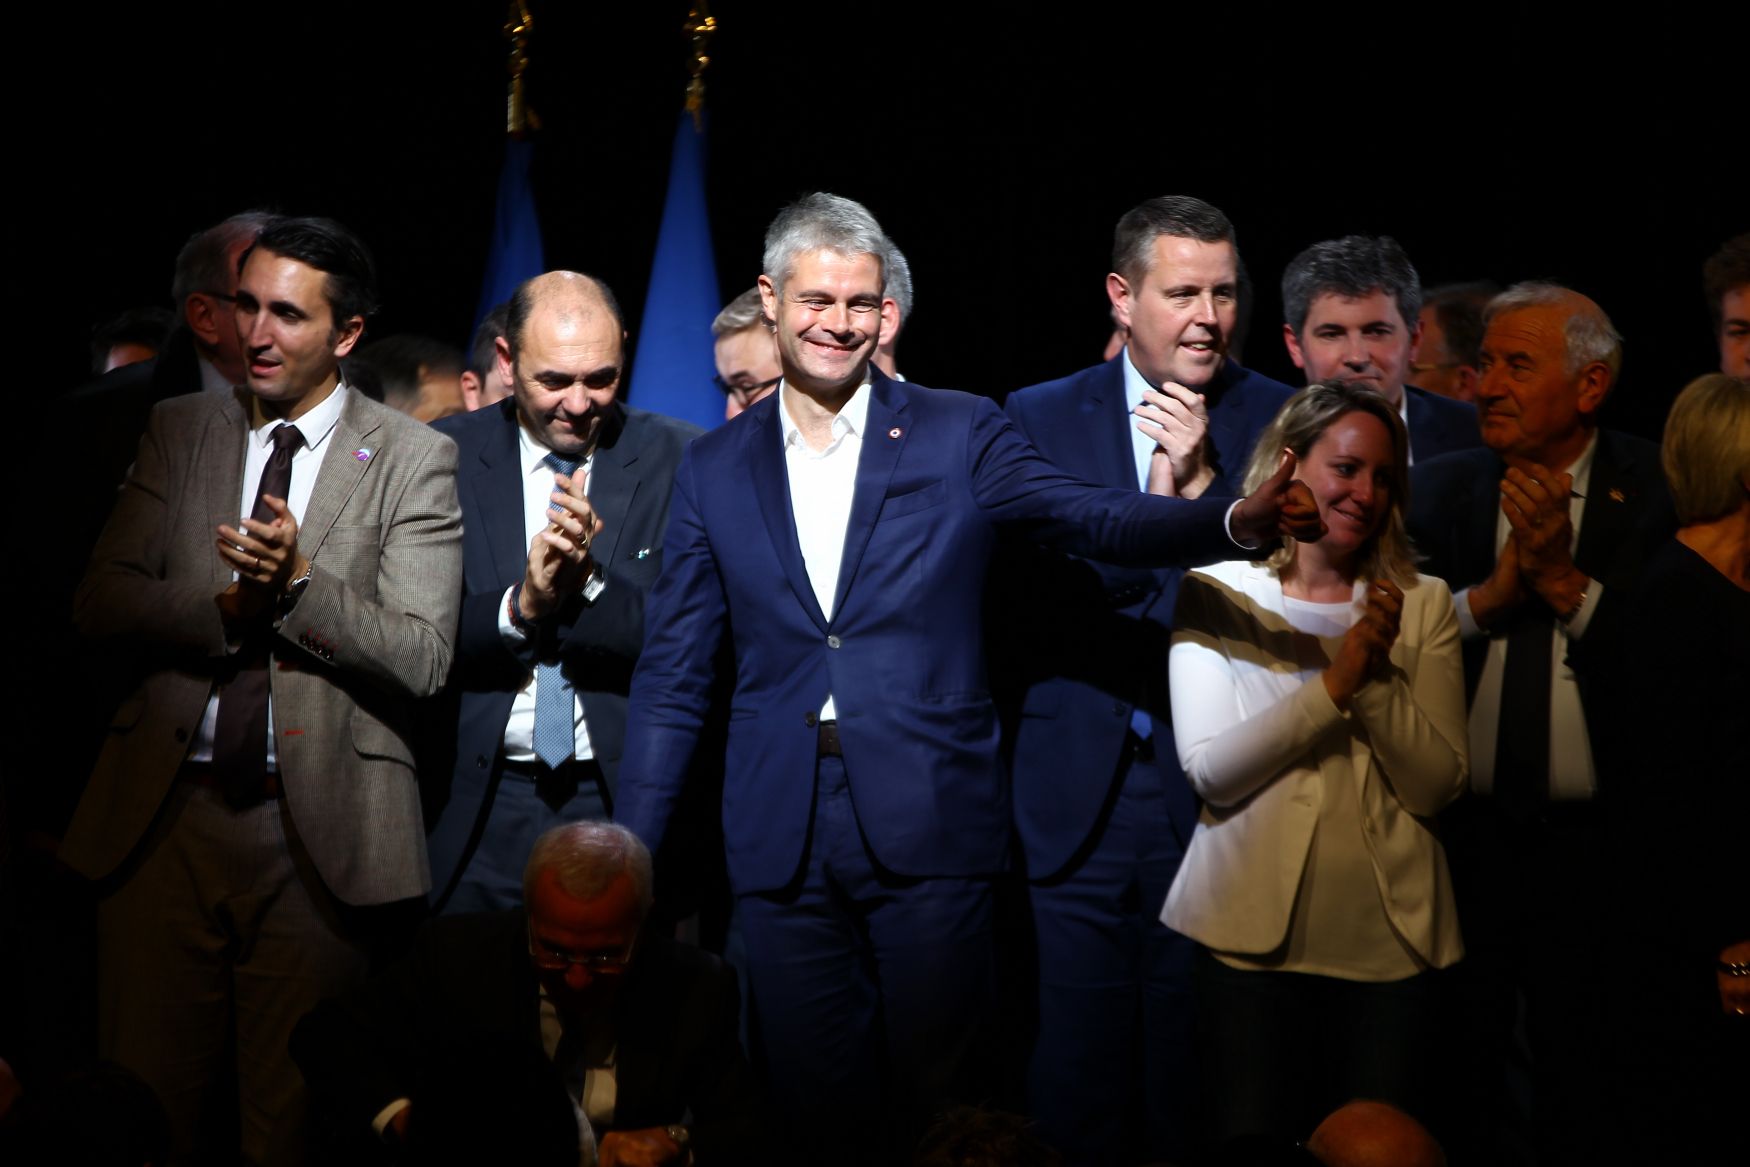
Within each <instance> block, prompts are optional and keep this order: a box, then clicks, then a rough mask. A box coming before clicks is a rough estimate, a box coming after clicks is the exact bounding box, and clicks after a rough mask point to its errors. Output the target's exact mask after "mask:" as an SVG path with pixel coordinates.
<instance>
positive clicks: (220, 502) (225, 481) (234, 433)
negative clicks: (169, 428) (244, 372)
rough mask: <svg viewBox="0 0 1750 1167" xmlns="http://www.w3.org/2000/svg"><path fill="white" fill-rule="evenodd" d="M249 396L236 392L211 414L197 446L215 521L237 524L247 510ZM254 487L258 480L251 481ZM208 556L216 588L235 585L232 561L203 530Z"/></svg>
mask: <svg viewBox="0 0 1750 1167" xmlns="http://www.w3.org/2000/svg"><path fill="white" fill-rule="evenodd" d="M245 400H247V398H246V397H244V396H242V395H241V394H239V393H233V394H232V396H231V398H230V400H228V401H225V402H223V403H222V404H221V405H220V406H219V408H217V409H215V410H214V411H213V413H212V414H211V415H210V416H209V417H208V418H207V427H206V431H205V432H204V433H203V434H202V435H201V440H200V442H199V444H198V445H197V446H196V449H198V450H199V451H200V453H201V456H200V458H199V459H198V463H199V467H200V469H199V471H198V473H199V474H200V476H201V478H200V484H199V486H198V487H197V490H198V492H199V498H200V499H201V501H202V503H204V504H205V506H206V513H207V514H209V515H211V516H213V524H214V525H217V524H219V523H226V524H228V525H230V526H233V527H234V526H236V525H237V524H238V522H239V521H241V519H242V517H243V513H244V503H243V464H244V462H245V460H246V459H247V458H248V456H249V414H248V412H247V410H246V409H245V408H244V401H245ZM251 486H252V487H253V486H254V484H253V483H251ZM202 534H203V538H202V542H203V543H205V544H206V551H207V552H208V553H209V554H208V558H209V559H211V560H212V564H211V570H212V573H213V590H214V591H215V592H221V591H224V590H225V589H226V588H228V587H230V586H231V575H232V572H231V565H230V564H229V563H226V562H225V560H224V558H223V557H222V556H220V555H219V553H218V552H217V551H214V550H213V548H212V542H211V538H212V535H213V531H212V530H211V528H210V527H209V528H208V529H207V530H206V531H205V532H203V533H202Z"/></svg>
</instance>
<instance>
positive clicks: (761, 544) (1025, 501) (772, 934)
mask: <svg viewBox="0 0 1750 1167" xmlns="http://www.w3.org/2000/svg"><path fill="white" fill-rule="evenodd" d="M891 248H892V244H891V243H890V242H889V241H888V239H887V236H886V235H885V234H884V233H883V232H882V230H881V228H880V225H879V224H877V223H876V222H875V220H874V218H873V217H872V216H871V215H870V214H869V212H868V211H867V210H866V209H864V208H863V207H862V206H861V205H859V204H857V203H854V202H851V201H850V200H848V199H842V198H838V197H836V196H832V195H825V194H815V195H810V196H808V197H806V198H804V199H802V200H801V201H800V202H798V203H796V204H794V205H792V206H791V207H789V208H787V209H786V210H785V211H783V212H782V213H781V214H780V215H779V216H778V218H777V220H776V221H775V222H774V223H773V224H772V227H771V229H770V230H769V231H768V232H767V235H766V247H765V257H764V270H765V274H764V275H762V276H760V280H759V286H760V292H761V297H762V300H763V303H764V307H765V313H766V317H767V318H768V319H769V320H771V321H773V322H774V324H775V326H776V334H777V338H778V348H779V357H780V361H781V364H782V366H783V370H784V381H783V384H782V385H781V386H780V388H779V391H778V392H777V393H774V394H773V395H771V396H770V397H768V398H766V399H765V400H763V401H761V402H759V403H758V404H756V405H754V406H753V407H752V408H750V409H749V410H748V411H747V412H746V413H744V414H742V415H741V416H740V417H738V418H736V419H735V420H734V421H733V422H730V423H729V424H727V425H725V426H723V427H722V428H720V429H717V430H714V431H712V432H711V433H709V434H707V435H705V436H704V437H702V438H700V439H699V440H698V441H697V442H695V443H694V444H693V445H692V446H691V447H690V448H689V449H688V450H687V453H686V454H685V455H684V457H683V459H682V462H681V467H680V469H679V471H677V473H676V475H675V495H674V502H673V504H672V506H671V514H670V523H669V530H668V537H667V540H666V542H665V549H664V555H665V562H664V567H663V574H662V577H661V578H660V579H659V580H658V581H657V584H656V586H655V588H654V589H652V592H651V597H650V604H649V611H648V620H647V628H648V634H647V638H646V641H645V645H644V652H643V655H642V656H641V657H640V658H639V662H638V669H637V672H636V674H635V676H634V678H633V683H632V707H631V708H632V713H631V719H630V722H629V724H628V729H627V743H626V755H625V760H624V762H623V764H622V768H621V788H620V800H619V804H618V806H617V807H616V818H617V819H618V820H619V821H621V822H623V823H625V824H626V825H627V826H629V827H631V828H632V829H633V830H634V831H636V832H637V833H638V834H639V835H640V836H641V837H642V838H643V839H644V840H645V842H646V843H647V844H649V845H650V846H651V847H652V849H653V850H654V849H655V848H656V846H657V845H658V844H659V843H660V842H661V839H662V837H663V833H664V831H665V829H666V828H667V826H668V823H669V820H670V817H671V815H672V812H673V808H674V806H675V803H676V801H677V800H678V799H679V797H680V795H681V792H682V788H683V786H684V785H685V778H686V770H687V765H688V762H689V760H690V756H691V754H692V753H693V751H694V749H695V747H696V745H697V742H698V738H699V734H700V731H701V728H702V725H703V722H704V718H705V713H706V708H707V706H708V704H709V702H710V699H711V695H712V693H713V691H714V689H713V687H714V685H715V683H716V681H717V668H718V664H719V661H721V660H725V659H726V660H727V662H728V664H727V665H726V667H727V668H728V669H730V670H732V672H733V676H732V677H731V678H730V685H729V702H728V703H729V711H728V750H727V754H726V757H725V776H724V792H723V834H724V842H725V847H726V851H727V858H728V866H729V877H730V882H731V884H732V885H733V887H734V890H735V893H736V895H737V897H738V900H737V903H738V908H739V912H740V920H741V927H742V930H743V935H744V937H745V941H746V949H747V963H748V971H749V979H750V988H751V995H752V999H753V1009H754V1013H755V1026H756V1030H757V1033H758V1037H759V1041H758V1042H757V1043H756V1044H757V1046H758V1047H759V1048H760V1049H761V1051H762V1052H763V1054H764V1058H765V1061H766V1068H767V1072H768V1074H769V1077H770V1079H771V1082H772V1086H773V1089H774V1093H775V1096H776V1102H777V1104H778V1110H779V1112H780V1113H783V1114H786V1115H788V1116H790V1117H791V1118H792V1119H793V1120H794V1122H795V1124H796V1127H797V1129H796V1130H795V1132H794V1134H795V1136H796V1140H797V1142H798V1144H799V1149H801V1150H802V1151H804V1152H805V1153H806V1154H807V1155H808V1156H809V1161H814V1162H835V1163H840V1162H854V1161H858V1160H859V1159H870V1160H873V1161H878V1162H890V1161H893V1159H894V1157H895V1155H896V1154H897V1153H899V1152H900V1151H901V1149H909V1146H910V1143H911V1141H912V1139H913V1138H915V1136H916V1134H917V1133H918V1131H919V1128H920V1127H921V1124H922V1122H923V1120H924V1119H925V1118H926V1117H927V1116H928V1114H929V1113H930V1111H931V1110H932V1109H933V1108H934V1107H936V1106H937V1105H939V1104H940V1103H941V1102H943V1101H944V1100H946V1099H947V1098H949V1097H952V1096H953V1095H954V1094H956V1093H957V1092H959V1090H960V1089H963V1088H965V1086H966V1085H967V1083H966V1082H965V1081H964V1078H963V1076H962V1075H963V1073H964V1072H965V1071H966V1070H967V1068H968V1065H969V1059H968V1054H969V1053H970V1052H971V1050H972V1047H973V1045H974V1041H975V1038H976V1037H977V1036H978V1035H979V1029H980V1025H981V1022H982V1020H983V1017H984V1013H985V1005H986V1003H987V1002H988V1000H989V997H990V990H991V984H992V979H993V957H992V936H991V928H992V925H991V895H992V880H993V877H994V876H995V875H996V873H998V872H999V871H1000V870H1002V868H1003V866H1004V864H1005V862H1006V860H1007V857H1008V848H1009V834H1010V826H1009V807H1008V782H1007V778H1006V775H1005V773H1004V768H1003V765H1002V762H1001V759H1000V756H999V751H998V732H997V716H996V710H995V707H994V705H993V703H992V700H991V696H990V686H989V680H988V678H987V674H986V667H985V643H984V642H985V628H984V615H985V613H984V595H985V591H984V583H985V577H986V573H987V569H988V568H989V566H990V559H991V551H992V548H993V546H994V544H995V542H996V538H997V534H998V531H999V530H1000V529H1004V528H1009V529H1015V530H1018V531H1020V532H1022V533H1025V534H1027V535H1029V536H1031V537H1032V538H1033V539H1035V540H1038V541H1041V542H1046V543H1050V544H1052V545H1055V546H1060V547H1063V548H1066V549H1069V550H1073V551H1077V552H1080V553H1083V554H1090V555H1091V554H1100V555H1103V556H1106V557H1109V558H1112V559H1115V560H1119V561H1123V562H1129V563H1135V564H1148V563H1156V564H1158V563H1168V562H1181V563H1197V562H1206V561H1209V560H1212V559H1222V558H1226V557H1229V556H1232V555H1235V554H1239V553H1240V552H1239V545H1240V544H1241V543H1245V544H1257V543H1261V542H1262V541H1263V540H1264V539H1266V538H1275V537H1276V536H1277V534H1278V532H1279V530H1281V529H1288V530H1290V531H1291V532H1292V533H1295V534H1298V535H1301V536H1305V537H1315V533H1316V531H1317V529H1318V527H1319V525H1320V524H1319V523H1318V521H1317V518H1316V515H1315V516H1310V517H1309V513H1308V512H1309V511H1311V510H1312V509H1313V508H1312V501H1311V497H1310V495H1308V494H1307V493H1306V491H1305V487H1304V486H1302V485H1299V484H1295V483H1291V482H1290V481H1289V475H1290V474H1291V473H1292V466H1291V465H1288V464H1285V465H1284V467H1283V469H1282V471H1281V472H1280V473H1278V475H1277V476H1276V477H1275V478H1274V479H1272V480H1271V482H1270V483H1268V484H1266V486H1265V487H1264V488H1262V489H1260V490H1259V491H1258V492H1257V493H1256V494H1254V495H1253V496H1252V497H1251V498H1249V499H1245V500H1242V501H1240V502H1237V503H1235V502H1233V501H1232V500H1229V499H1215V498H1208V497H1205V498H1202V499H1199V500H1196V501H1184V500H1166V499H1158V498H1149V497H1148V496H1146V495H1144V494H1142V493H1140V492H1138V491H1135V490H1128V491H1117V490H1108V489H1102V488H1098V487H1093V486H1090V485H1088V484H1087V483H1085V482H1082V481H1079V480H1077V479H1075V478H1073V477H1071V476H1069V475H1067V474H1064V473H1062V472H1061V471H1058V470H1055V469H1054V468H1053V467H1052V466H1051V465H1050V464H1049V463H1047V462H1046V461H1045V460H1044V459H1043V458H1042V457H1040V456H1039V454H1038V453H1037V451H1035V450H1034V449H1033V448H1032V447H1031V446H1030V445H1028V444H1027V443H1026V441H1025V440H1023V439H1022V438H1021V437H1020V436H1019V435H1018V434H1017V433H1016V432H1015V430H1014V427H1013V426H1011V425H1010V424H1009V423H1008V422H1007V421H1006V420H1005V419H1004V418H1003V415H1002V413H1001V411H1000V410H998V409H997V407H996V406H995V405H994V404H992V403H991V402H989V401H987V400H984V399H982V398H978V397H972V396H969V395H966V394H961V393H944V392H939V391H936V390H930V389H924V388H920V387H918V386H916V385H911V384H905V383H901V382H896V381H893V380H890V379H889V378H888V377H886V376H885V375H884V374H882V373H881V372H880V371H879V370H877V369H872V368H871V367H870V357H871V356H872V355H873V353H874V352H875V349H876V345H877V343H878V342H879V339H880V331H881V304H882V299H883V293H884V286H885V278H886V273H887V271H888V270H889V268H890V266H891V264H890V262H889V256H890V254H891ZM1230 531H1231V532H1232V533H1231V534H1230V533H1229V532H1230ZM1236 539H1237V540H1238V541H1239V543H1236ZM1052 618H1053V613H1051V612H1050V611H1041V612H1038V613H1034V614H1033V616H1032V618H1031V619H1030V621H1029V622H1028V623H1025V624H1021V625H1018V626H1015V627H1013V628H1010V629H1008V630H1006V633H1005V634H1009V635H1014V636H1017V637H1023V638H1024V637H1030V636H1034V635H1037V634H1038V631H1039V628H1040V627H1041V626H1043V625H1045V624H1048V623H1049V622H1050V621H1051V619H1052ZM723 650H726V651H723Z"/></svg>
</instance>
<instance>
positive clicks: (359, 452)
mask: <svg viewBox="0 0 1750 1167" xmlns="http://www.w3.org/2000/svg"><path fill="white" fill-rule="evenodd" d="M352 456H353V457H354V458H357V459H358V460H359V461H360V462H369V461H370V460H371V448H370V447H369V446H362V447H360V448H359V449H356V450H354V451H353V452H352Z"/></svg>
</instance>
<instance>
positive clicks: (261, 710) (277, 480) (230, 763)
mask: <svg viewBox="0 0 1750 1167" xmlns="http://www.w3.org/2000/svg"><path fill="white" fill-rule="evenodd" d="M272 436H273V453H272V454H270V455H268V459H267V465H266V466H264V467H263V468H262V471H261V483H260V485H258V486H257V487H256V489H255V505H254V506H253V507H251V508H250V511H249V517H250V518H252V519H254V520H256V521H257V522H261V523H271V522H273V519H274V513H273V510H272V509H271V508H270V507H269V506H268V505H267V496H268V495H270V494H271V495H273V496H274V497H275V498H277V499H282V500H284V499H286V498H287V497H288V495H289V494H290V491H291V488H292V457H293V455H295V454H296V453H297V452H298V450H299V448H300V447H302V446H303V444H304V435H303V432H302V431H300V430H299V429H298V427H297V426H295V425H282V426H280V427H278V428H277V429H275V430H274V431H273V435H272ZM249 586H253V585H249ZM267 660H268V649H267V643H266V641H265V639H264V638H263V637H262V636H260V635H259V633H258V632H251V633H250V634H249V635H248V637H247V638H246V639H245V640H244V642H243V646H242V648H241V649H240V650H239V651H238V653H237V656H236V660H235V664H236V667H237V674H236V675H235V676H234V677H232V678H231V680H230V681H228V682H227V683H226V684H225V685H224V686H223V687H222V688H221V689H220V690H219V716H218V723H217V725H216V726H215V727H214V729H213V769H214V771H215V772H216V773H217V774H218V777H219V783H220V788H221V789H222V790H223V791H224V794H225V800H226V801H227V802H229V803H230V804H231V805H232V806H238V807H242V806H253V805H254V804H256V803H258V802H260V801H261V800H262V798H263V790H264V789H265V786H266V782H267V699H268V678H267Z"/></svg>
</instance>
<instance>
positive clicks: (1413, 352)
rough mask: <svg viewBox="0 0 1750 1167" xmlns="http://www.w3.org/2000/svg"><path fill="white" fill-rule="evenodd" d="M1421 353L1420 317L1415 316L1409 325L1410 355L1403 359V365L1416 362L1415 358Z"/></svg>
mask: <svg viewBox="0 0 1750 1167" xmlns="http://www.w3.org/2000/svg"><path fill="white" fill-rule="evenodd" d="M1421 355H1422V318H1421V317H1420V316H1418V317H1416V323H1415V324H1413V325H1411V326H1410V355H1409V357H1408V358H1407V359H1406V360H1405V361H1404V364H1405V366H1409V365H1413V364H1415V363H1416V358H1417V357H1419V356H1421Z"/></svg>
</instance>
